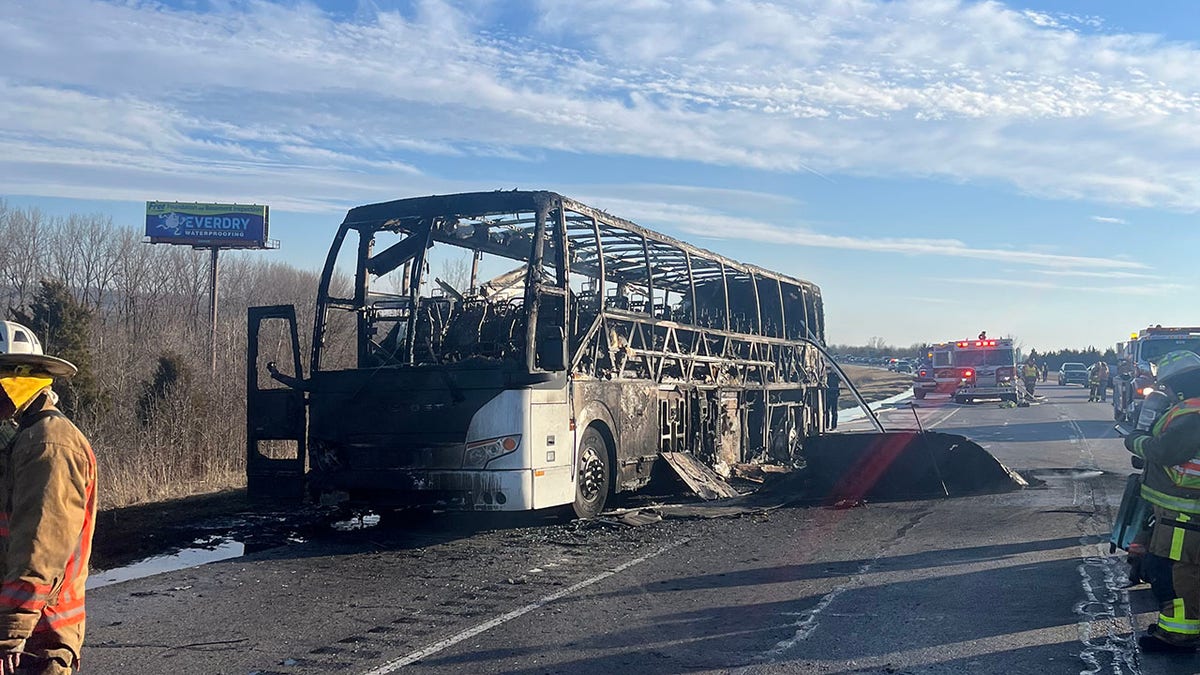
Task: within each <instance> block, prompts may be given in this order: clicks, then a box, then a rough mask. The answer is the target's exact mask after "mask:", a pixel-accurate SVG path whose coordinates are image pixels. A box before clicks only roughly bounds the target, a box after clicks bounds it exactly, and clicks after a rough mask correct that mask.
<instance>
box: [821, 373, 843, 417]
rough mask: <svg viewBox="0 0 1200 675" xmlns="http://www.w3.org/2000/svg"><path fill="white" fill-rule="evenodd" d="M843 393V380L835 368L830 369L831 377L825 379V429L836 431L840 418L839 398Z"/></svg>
mask: <svg viewBox="0 0 1200 675" xmlns="http://www.w3.org/2000/svg"><path fill="white" fill-rule="evenodd" d="M841 393H842V378H840V377H838V374H837V371H835V370H834V369H833V368H830V369H829V376H828V377H826V378H825V428H826V429H830V430H833V429H836V428H837V418H838V398H839V397H840V396H841Z"/></svg>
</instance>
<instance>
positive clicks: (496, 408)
mask: <svg viewBox="0 0 1200 675" xmlns="http://www.w3.org/2000/svg"><path fill="white" fill-rule="evenodd" d="M513 435H520V437H521V443H520V445H519V446H518V447H517V449H516V450H515V451H513V452H511V453H509V454H507V455H503V456H500V457H497V458H496V459H493V460H492V461H490V462H488V464H487V467H486V468H485V469H479V470H475V471H476V472H477V473H479V474H484V475H483V476H481V477H480V479H481V481H482V482H485V483H489V484H490V483H494V482H495V481H496V480H503V485H493V486H492V487H495V488H496V489H499V490H502V491H503V492H504V496H505V498H506V501H505V503H504V504H496V503H495V501H494V500H493V502H492V503H491V504H488V503H487V502H486V500H481V499H480V497H479V496H477V497H476V504H475V508H476V509H478V510H496V511H527V510H530V509H543V508H547V507H550V506H561V505H563V504H570V503H571V502H573V501H574V500H575V482H574V480H573V479H574V476H573V471H574V467H575V458H574V452H575V434H574V432H572V431H571V412H570V405H569V404H568V403H567V395H566V390H565V388H564V389H511V390H508V391H504V392H501V393H500V394H497V395H496V397H495V398H493V399H492V400H490V401H488V402H487V403H486V404H484V405H483V407H482V408H480V409H479V411H478V412H476V413H475V415H474V416H473V417H472V418H471V424H470V425H469V427H468V429H467V438H466V442H467V443H468V444H471V443H474V442H476V441H483V440H488V439H492V438H501V437H504V436H513ZM467 471H470V470H467ZM511 490H517V491H519V492H510V491H511Z"/></svg>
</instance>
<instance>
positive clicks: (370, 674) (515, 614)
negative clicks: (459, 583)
mask: <svg viewBox="0 0 1200 675" xmlns="http://www.w3.org/2000/svg"><path fill="white" fill-rule="evenodd" d="M690 540H691V538H690V537H689V538H687V539H680V540H679V541H676V542H674V543H671V544H667V545H666V546H663V547H661V548H658V549H655V550H654V551H651V552H650V553H647V554H646V555H644V556H641V557H638V558H634V559H633V560H630V561H627V562H624V563H621V564H620V565H617V566H616V567H614V568H612V569H610V570H606V571H604V572H601V573H600V574H597V575H596V576H594V577H592V578H590V579H585V580H583V581H581V582H579V583H577V584H575V585H573V586H568V587H567V588H564V589H562V590H561V591H558V592H557V593H551V594H550V595H547V596H545V597H544V598H541V599H539V600H536V601H534V602H531V603H529V604H528V605H525V606H524V607H521V608H519V609H514V610H513V611H511V612H508V613H507V614H501V615H500V616H498V617H496V618H494V619H491V620H489V621H484V622H483V623H481V624H479V625H477V626H473V627H471V628H468V629H466V630H464V631H462V632H461V633H456V634H455V635H452V636H450V637H448V638H446V639H444V640H439V641H438V642H435V643H433V644H431V645H429V646H428V647H425V648H423V649H419V650H417V651H415V652H412V653H411V654H408V655H407V656H402V657H400V658H398V659H396V660H394V661H389V662H387V663H385V664H383V665H382V666H379V667H378V668H375V669H374V670H368V671H367V672H366V673H364V674H363V675H387V674H388V673H394V672H396V671H397V670H400V669H401V668H403V667H404V666H408V665H412V664H413V663H416V662H417V661H420V660H421V659H425V658H429V657H430V656H432V655H434V654H436V653H438V652H440V651H442V650H444V649H446V648H448V647H453V646H454V645H456V644H458V643H460V642H462V641H463V640H469V639H471V638H473V637H475V636H476V635H479V634H480V633H483V632H486V631H489V630H491V629H493V628H495V627H496V626H499V625H502V624H505V623H508V622H509V621H512V620H513V619H516V618H519V617H521V616H524V615H526V614H528V613H530V612H532V611H533V610H535V609H540V608H541V607H544V606H546V605H548V604H550V603H551V602H554V601H555V600H558V599H559V598H563V597H566V596H568V595H571V594H572V593H574V592H576V591H578V590H581V589H584V588H587V587H588V586H591V585H592V584H595V583H598V582H601V581H604V580H605V579H607V578H609V577H611V576H615V575H617V574H620V573H621V572H624V571H625V570H627V569H629V568H630V567H633V566H634V565H640V564H641V563H644V562H646V561H647V560H650V559H651V558H655V557H658V556H660V555H662V554H664V553H666V552H667V551H670V550H672V549H674V548H678V547H679V546H682V545H684V544H686V543H687V542H688V541H690Z"/></svg>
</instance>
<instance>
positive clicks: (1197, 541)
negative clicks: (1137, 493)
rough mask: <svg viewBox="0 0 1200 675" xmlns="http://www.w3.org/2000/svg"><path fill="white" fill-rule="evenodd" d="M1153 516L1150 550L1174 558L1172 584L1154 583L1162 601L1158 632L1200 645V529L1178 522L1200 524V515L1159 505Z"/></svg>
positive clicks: (1181, 643)
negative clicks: (1190, 527)
mask: <svg viewBox="0 0 1200 675" xmlns="http://www.w3.org/2000/svg"><path fill="white" fill-rule="evenodd" d="M1154 517H1155V524H1154V532H1153V533H1152V534H1151V535H1150V553H1151V554H1152V555H1154V556H1158V557H1159V558H1165V559H1168V560H1170V561H1171V574H1170V588H1169V589H1167V579H1165V578H1160V580H1159V583H1157V584H1155V585H1154V595H1155V598H1156V599H1157V600H1158V601H1159V603H1160V604H1159V610H1158V635H1159V636H1160V637H1162V638H1163V639H1165V640H1167V641H1168V642H1172V643H1175V644H1180V645H1189V646H1200V531H1198V530H1193V529H1187V528H1184V527H1179V526H1178V525H1180V524H1186V525H1193V524H1195V526H1197V527H1200V516H1188V515H1187V514H1183V513H1176V512H1174V511H1167V510H1166V509H1163V508H1160V507H1157V506H1156V507H1154ZM1156 576H1157V575H1156ZM1161 576H1162V577H1165V576H1166V575H1165V574H1162V575H1161ZM1151 581H1152V583H1153V581H1154V579H1151Z"/></svg>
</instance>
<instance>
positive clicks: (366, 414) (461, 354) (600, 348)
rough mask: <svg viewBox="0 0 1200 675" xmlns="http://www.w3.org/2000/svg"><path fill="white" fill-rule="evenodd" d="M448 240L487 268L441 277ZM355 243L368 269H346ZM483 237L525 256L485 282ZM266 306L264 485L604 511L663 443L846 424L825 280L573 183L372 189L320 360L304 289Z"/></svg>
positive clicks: (487, 250) (693, 447)
mask: <svg viewBox="0 0 1200 675" xmlns="http://www.w3.org/2000/svg"><path fill="white" fill-rule="evenodd" d="M443 246H448V247H458V248H461V249H466V250H468V251H471V252H473V254H472V274H471V279H470V283H469V284H467V285H466V286H467V287H466V288H458V287H454V286H453V285H451V284H449V283H447V282H446V281H444V280H440V279H432V280H431V279H430V278H429V277H430V275H429V273H428V271H427V270H428V267H429V254H430V251H432V250H434V249H435V248H436V247H443ZM344 253H345V254H347V255H353V260H354V267H353V269H354V276H353V283H352V285H351V288H349V289H347V290H339V289H338V288H337V286H338V284H337V283H336V278H335V269H336V266H337V264H338V261H339V259H340V258H342V257H343V254H344ZM484 256H489V257H493V258H500V259H505V260H508V261H511V262H512V263H516V265H517V266H516V267H515V269H512V271H510V272H507V273H505V274H501V275H499V276H497V277H495V278H493V279H491V280H490V281H487V282H484V283H477V279H476V276H477V269H478V265H479V261H480V259H481V258H482V257H484ZM509 264H510V263H509ZM505 266H506V267H507V266H508V264H506V265H505ZM385 279H386V280H387V281H388V282H390V283H387V284H386V285H385V284H380V281H381V280H385ZM373 284H378V285H380V286H382V287H385V288H388V289H390V290H391V291H392V292H379V291H378V290H373V288H372V285H373ZM435 288H436V289H437V292H434V290H433V289H435ZM248 319H249V331H248V335H249V359H248V364H247V378H248V396H247V401H248V403H247V405H248V407H247V445H248V447H247V474H248V485H249V489H250V491H251V493H253V494H273V493H274V494H284V493H292V494H299V493H300V492H302V491H303V490H304V489H307V491H308V492H309V494H310V495H312V496H313V497H314V498H319V499H328V500H334V501H345V500H349V501H350V502H351V503H357V504H364V505H368V506H370V507H373V508H396V507H409V506H421V507H432V508H445V509H463V510H484V511H511V510H529V509H541V508H548V507H555V506H564V505H571V506H572V507H573V509H574V512H575V513H576V514H577V515H578V516H579V517H591V516H594V515H596V514H597V513H599V512H600V511H601V510H602V509H603V508H604V505H605V503H606V501H607V499H608V497H609V495H611V494H612V493H614V492H620V491H629V490H636V489H638V488H640V487H642V486H644V485H646V484H647V483H648V482H649V481H650V480H651V479H652V478H653V477H655V476H656V475H661V474H663V472H665V471H668V468H667V462H666V461H665V460H664V455H666V456H670V457H671V458H672V459H673V460H676V461H674V462H672V464H673V465H676V466H685V467H686V466H691V467H699V468H701V469H704V471H698V470H697V471H691V470H685V471H687V472H688V473H693V474H696V475H701V474H706V472H709V471H711V472H715V474H718V475H719V476H724V477H728V476H729V475H730V473H731V471H732V470H733V467H736V466H741V465H747V464H749V465H754V464H769V465H776V466H781V467H800V466H804V465H805V462H806V461H807V459H808V458H807V455H808V449H809V448H810V447H812V448H818V447H819V448H822V449H825V448H830V449H831V451H836V448H837V447H838V445H839V442H840V441H839V440H838V439H840V438H842V437H843V435H841V434H836V435H830V434H828V433H827V430H826V428H825V427H824V419H825V417H826V406H827V401H826V395H825V383H826V378H827V374H828V369H829V368H835V369H836V368H837V366H836V365H835V364H833V363H832V361H831V360H830V359H828V357H827V355H826V354H825V352H824V349H823V345H824V339H825V320H824V307H823V304H822V300H821V293H820V289H819V288H818V287H817V286H816V285H814V284H812V283H810V282H807V281H803V280H800V279H796V278H793V277H789V276H786V275H783V274H780V273H777V272H772V271H769V270H766V269H762V268H759V267H756V266H753V265H747V264H744V263H739V262H737V261H734V260H731V259H729V258H725V257H723V256H721V255H718V254H716V253H712V252H710V251H706V250H703V249H700V248H697V247H695V246H692V245H690V244H687V243H684V242H682V241H679V240H676V239H673V238H671V237H668V236H666V235H663V234H659V233H657V232H653V231H651V230H648V229H646V228H643V227H640V226H638V225H636V224H634V223H632V222H629V221H627V220H623V219H621V218H618V217H615V216H612V215H610V214H608V213H606V212H604V211H601V210H598V209H594V208H591V207H589V206H586V205H583V204H580V203H578V202H576V201H574V200H571V199H569V198H567V197H563V196H561V195H558V194H555V193H552V192H525V191H512V192H479V193H467V194H458V195H444V196H433V197H419V198H413V199H402V200H398V201H392V202H385V203H380V204H371V205H367V206H361V207H357V208H354V209H351V210H350V211H349V213H347V215H346V218H345V219H344V220H343V222H342V224H341V226H340V227H339V228H338V231H337V233H336V235H335V236H334V240H333V244H332V246H331V247H330V250H329V254H328V257H327V259H326V263H325V267H324V270H323V273H322V276H321V280H320V284H319V288H318V291H317V300H316V307H315V313H314V317H313V331H312V339H311V343H310V345H309V349H310V352H309V358H308V373H307V375H305V374H304V372H303V369H302V366H301V359H300V340H299V336H298V330H297V325H296V323H297V322H296V311H295V308H294V307H291V306H274V307H256V308H251V309H250V311H249V316H248ZM280 363H282V364H284V366H283V368H282V370H281V368H280V365H279V364H280ZM842 379H843V380H844V381H847V382H849V381H848V380H846V378H845V376H844V374H843V375H842ZM851 391H852V393H854V394H855V396H857V392H856V391H854V390H853V387H852V386H851ZM858 398H859V401H860V403H862V400H861V397H858ZM870 417H871V419H872V421H874V423H875V426H876V428H877V429H879V431H880V432H882V427H880V426H879V424H878V420H875V418H874V416H873V415H871V416H870ZM879 437H880V438H881V439H883V440H881V444H882V446H884V447H886V446H887V442H886V439H887V438H888V437H889V435H888V434H882V433H881V434H879ZM873 447H876V446H874V445H871V444H867V445H865V446H864V445H861V444H857V443H855V444H852V447H851V448H849V449H848V450H847V452H850V453H852V454H861V453H862V452H868V453H870V452H872V450H871V448H873ZM719 476H718V478H717V480H719ZM702 482H704V483H705V484H706V485H710V486H711V485H713V484H715V483H714V482H713V481H711V480H704V481H702ZM718 491H719V487H718Z"/></svg>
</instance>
